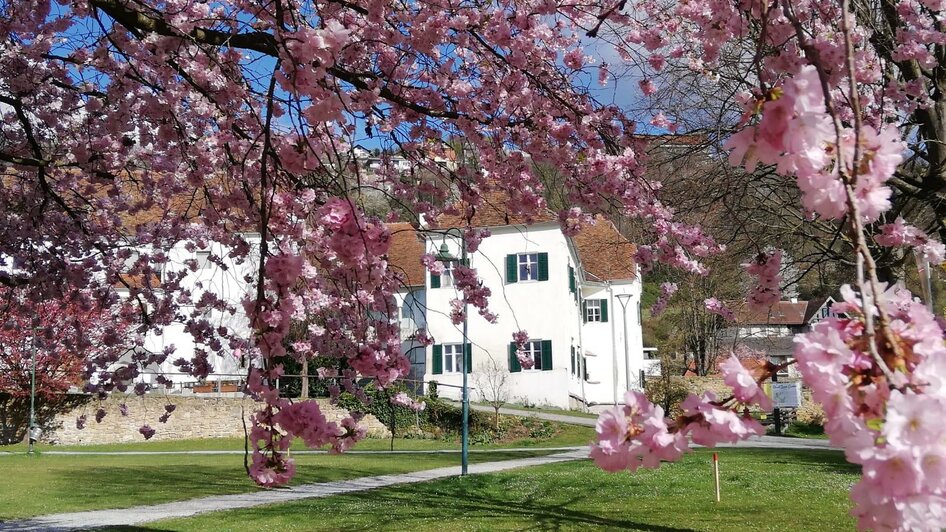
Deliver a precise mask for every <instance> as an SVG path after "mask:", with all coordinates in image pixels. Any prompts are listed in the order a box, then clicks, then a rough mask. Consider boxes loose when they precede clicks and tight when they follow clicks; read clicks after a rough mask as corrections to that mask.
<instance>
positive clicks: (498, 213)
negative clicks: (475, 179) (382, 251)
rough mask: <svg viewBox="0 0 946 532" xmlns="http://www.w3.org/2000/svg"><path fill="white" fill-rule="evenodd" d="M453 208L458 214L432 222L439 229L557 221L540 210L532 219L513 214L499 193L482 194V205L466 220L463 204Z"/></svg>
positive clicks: (550, 214)
mask: <svg viewBox="0 0 946 532" xmlns="http://www.w3.org/2000/svg"><path fill="white" fill-rule="evenodd" d="M453 208H454V209H455V210H457V211H459V213H460V214H441V215H440V216H438V217H437V218H436V219H435V220H433V222H435V224H436V225H437V226H439V227H466V226H471V227H498V226H502V225H525V224H530V223H538V222H554V221H557V220H558V217H557V216H555V213H553V212H552V211H550V210H548V209H542V210H541V211H540V212H538V213H537V214H536V215H535V216H532V217H529V216H525V215H522V214H518V213H514V212H513V210H512V209H510V208H509V197H508V196H507V195H506V194H505V193H504V192H500V191H494V192H488V193H486V194H484V195H483V202H482V204H480V205H479V206H478V207H476V208H474V209H473V213H472V216H471V217H469V219H467V215H466V213H465V212H464V211H465V208H466V205H465V204H455V205H453Z"/></svg>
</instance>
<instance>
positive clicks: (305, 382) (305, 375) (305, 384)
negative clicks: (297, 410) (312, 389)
mask: <svg viewBox="0 0 946 532" xmlns="http://www.w3.org/2000/svg"><path fill="white" fill-rule="evenodd" d="M299 397H301V398H302V399H308V398H309V359H308V358H303V359H302V390H300V392H299Z"/></svg>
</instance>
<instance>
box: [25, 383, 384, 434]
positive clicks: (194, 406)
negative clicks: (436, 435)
mask: <svg viewBox="0 0 946 532" xmlns="http://www.w3.org/2000/svg"><path fill="white" fill-rule="evenodd" d="M317 401H318V402H319V404H320V405H321V407H322V412H323V413H324V414H325V417H326V418H327V419H328V420H329V421H340V420H341V419H342V417H344V416H345V415H346V412H345V410H343V409H341V408H338V407H335V406H332V405H331V404H329V402H328V400H323V399H317ZM122 403H127V405H128V415H127V416H122V415H121V412H120V411H119V405H121V404H122ZM168 403H170V404H173V405H175V406H176V408H175V410H174V412H173V413H172V414H171V417H170V419H168V421H167V423H160V422H159V421H158V417H160V416H161V414H162V413H164V405H166V404H168ZM256 404H257V403H256V402H254V401H253V400H252V399H249V398H246V397H219V398H211V397H207V398H204V397H169V398H165V397H161V396H150V395H146V396H144V397H135V396H128V397H110V398H109V399H107V400H105V401H103V402H101V403H99V402H97V401H90V402H89V403H87V404H85V405H83V406H80V407H78V408H75V409H73V410H71V411H68V412H65V413H62V414H58V415H57V416H56V417H55V418H54V420H53V421H52V422H51V423H49V424H48V425H47V426H45V427H44V434H43V440H45V441H48V442H51V443H57V444H61V445H93V444H103V443H122V442H139V441H143V440H144V438H143V437H142V435H141V434H140V433H139V432H138V429H139V428H140V427H141V426H142V425H149V426H151V427H152V428H153V429H155V431H156V432H155V434H154V436H153V437H152V438H151V439H152V440H183V439H193V438H228V437H238V438H242V437H243V423H242V421H241V417H245V418H246V423H247V427H249V426H250V421H249V416H250V414H252V413H253V410H254V409H255V407H256ZM100 406H101V407H102V408H104V409H105V412H106V415H105V417H104V418H103V419H102V422H101V423H96V422H95V412H96V410H98V408H99V407H100ZM81 415H85V416H86V418H87V419H86V423H85V428H83V429H82V430H79V429H78V428H76V418H77V417H78V416H81ZM361 425H362V426H364V427H365V428H366V429H367V430H368V434H369V435H370V436H374V437H385V436H388V435H389V434H390V433H389V432H388V429H387V427H385V426H384V424H382V423H381V422H380V421H378V419H377V418H376V417H374V416H372V415H370V414H369V415H366V416H365V418H364V419H363V420H362V421H361Z"/></svg>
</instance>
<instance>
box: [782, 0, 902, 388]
mask: <svg viewBox="0 0 946 532" xmlns="http://www.w3.org/2000/svg"><path fill="white" fill-rule="evenodd" d="M847 2H848V0H841V5H842V11H843V12H844V15H842V19H841V20H842V22H841V26H842V28H841V29H842V33H844V39H845V49H846V53H845V56H846V57H845V66H846V69H847V70H848V72H847V74H848V78H849V80H850V90H851V91H852V92H851V94H850V100H851V101H852V102H856V101H858V93H857V86H856V81H855V80H856V78H855V74H854V70H853V47H852V46H851V43H850V28H849V26H848V20H847V10H848V5H847ZM782 6H783V12H784V13H785V16H786V18H788V20H789V21H790V22H791V23H792V26H793V27H794V29H795V35H796V38H797V39H798V42H799V47H801V48H802V49H803V50H804V51H805V54H806V55H807V56H808V58H809V61H810V62H811V64H812V65H813V66H814V67H815V69H816V71H817V72H818V79H819V81H820V82H821V91H822V94H823V96H824V101H825V110H826V111H827V113H828V115H829V116H830V117H831V119H832V123H833V125H834V130H835V145H836V147H837V149H836V154H835V157H836V158H837V168H838V174H839V175H840V177H841V180H842V182H843V183H844V191H845V197H846V203H847V208H848V209H849V217H848V218H849V222H850V224H851V233H852V234H853V237H854V240H855V252H856V253H857V255H858V261H857V262H858V268H857V270H858V286H859V288H860V291H861V295H862V303H863V309H864V320H865V328H866V334H867V338H868V349H869V352H870V355H871V358H872V359H873V360H874V363H875V364H877V366H878V368H879V369H880V370H881V371H882V372H883V374H884V376H886V377H887V379H888V382H889V383H893V382H894V374H893V371H892V370H891V369H890V367H889V366H888V365H887V362H886V361H885V360H884V358H883V357H882V356H881V355H880V352H879V350H878V348H877V338H876V331H875V327H874V323H873V318H874V317H873V312H872V309H874V308H876V309H877V311H878V313H879V317H880V329H881V333H882V334H883V336H884V338H885V339H887V340H888V344H889V345H890V346H891V347H892V348H893V349H894V350H895V352H897V351H898V350H899V346H898V344H897V342H896V341H895V339H894V338H893V335H892V333H891V332H890V329H889V326H888V323H889V319H888V317H887V316H886V315H885V311H884V309H883V308H882V306H881V305H878V304H877V300H878V298H879V296H880V294H881V291H880V281H879V279H878V278H877V266H876V263H875V262H874V258H873V255H872V253H871V251H870V247H869V246H868V245H867V239H866V237H865V230H864V225H863V217H862V215H861V212H860V208H859V206H858V204H857V202H856V201H855V192H854V186H855V184H856V182H857V170H858V166H859V164H860V131H861V129H862V128H863V125H862V122H861V118H860V108H859V107H854V112H855V148H854V158H853V160H852V170H851V173H848V171H847V168H846V166H845V164H844V159H843V154H842V143H843V130H844V126H843V125H842V124H841V119H840V117H839V116H838V113H837V109H836V107H835V104H834V98H833V97H832V94H831V88H830V86H829V83H828V74H827V73H826V72H825V71H824V65H823V64H822V62H821V58H820V53H819V52H818V50H817V49H816V48H815V47H814V45H813V44H812V43H811V42H810V41H809V40H808V37H807V36H806V35H805V32H804V28H803V27H802V24H801V22H800V21H799V20H798V18H797V17H796V16H795V15H794V13H793V12H792V10H791V5H790V4H789V3H788V2H787V1H786V0H782ZM865 266H866V274H867V276H868V277H869V282H865V281H864V275H865ZM868 288H869V291H870V293H871V294H872V297H871V301H870V302H868V299H867V293H868ZM897 354H898V356H900V355H901V353H899V352H898V353H897Z"/></svg>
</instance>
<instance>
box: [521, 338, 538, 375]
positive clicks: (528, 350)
mask: <svg viewBox="0 0 946 532" xmlns="http://www.w3.org/2000/svg"><path fill="white" fill-rule="evenodd" d="M522 350H523V351H524V352H525V354H526V356H527V357H529V358H531V359H532V360H533V365H532V369H539V370H540V369H542V342H526V345H525V346H524V347H523V349H522Z"/></svg>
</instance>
